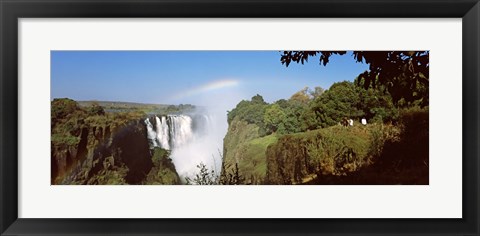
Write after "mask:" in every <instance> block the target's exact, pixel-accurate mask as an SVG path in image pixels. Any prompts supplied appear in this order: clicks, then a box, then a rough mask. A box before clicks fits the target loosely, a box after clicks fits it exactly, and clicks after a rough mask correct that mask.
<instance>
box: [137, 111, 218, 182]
mask: <svg viewBox="0 0 480 236" xmlns="http://www.w3.org/2000/svg"><path fill="white" fill-rule="evenodd" d="M223 120H226V119H223ZM223 120H220V119H219V120H215V117H214V116H210V115H203V114H195V115H166V116H154V117H152V118H151V119H148V118H147V119H146V120H145V125H146V126H147V138H148V139H149V141H150V144H151V148H154V147H160V148H163V149H167V150H170V151H171V155H170V158H171V159H172V161H173V163H174V165H175V169H176V170H177V173H178V174H179V175H180V176H181V177H187V176H189V177H192V176H195V174H196V173H197V171H198V168H197V165H198V164H200V163H204V164H205V165H206V166H207V167H208V168H209V169H210V170H214V171H215V172H216V173H220V171H221V170H220V169H221V163H222V160H221V156H220V155H219V151H220V152H221V150H222V148H223V147H222V146H223V136H224V134H225V132H226V129H225V131H223V132H219V128H218V125H219V124H221V122H222V121H223ZM152 123H154V124H152Z"/></svg>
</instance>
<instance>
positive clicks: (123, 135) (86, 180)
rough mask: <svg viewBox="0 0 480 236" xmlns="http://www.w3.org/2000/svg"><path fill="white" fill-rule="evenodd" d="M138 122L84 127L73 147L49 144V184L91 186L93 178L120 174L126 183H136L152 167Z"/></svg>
mask: <svg viewBox="0 0 480 236" xmlns="http://www.w3.org/2000/svg"><path fill="white" fill-rule="evenodd" d="M146 136H147V130H146V128H145V125H144V124H143V123H142V120H134V121H130V122H129V123H127V124H125V125H122V126H115V125H105V126H87V127H84V128H82V129H81V131H80V132H79V135H78V137H77V138H78V139H79V141H78V143H77V144H76V145H71V146H66V145H59V146H57V145H54V144H53V143H52V184H95V179H94V178H93V177H94V176H95V175H97V174H99V173H103V174H106V173H108V171H111V172H113V173H115V172H122V174H119V173H117V174H119V176H118V177H124V180H125V181H126V183H128V184H137V183H139V182H140V181H142V180H143V179H144V178H145V175H146V174H147V173H148V172H149V171H150V169H151V168H152V166H153V165H152V160H151V153H150V149H149V145H148V140H147V139H146Z"/></svg>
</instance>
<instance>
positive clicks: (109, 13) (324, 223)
mask: <svg viewBox="0 0 480 236" xmlns="http://www.w3.org/2000/svg"><path fill="white" fill-rule="evenodd" d="M0 14H1V23H0V41H1V46H0V47H1V50H0V51H1V58H0V64H1V66H0V70H1V74H0V76H1V79H0V89H1V93H0V95H1V96H0V104H1V112H0V155H1V156H0V168H1V169H0V171H1V177H0V178H1V179H0V181H1V183H0V193H1V198H0V234H1V235H53V234H55V235H73V234H75V235H84V234H85V235H99V234H111V235H118V234H122V235H147V234H148V235H152V234H160V235H187V234H188V235H192V234H198V235H233V234H235V235H306V234H308V235H371V234H379V235H394V234H395V235H479V228H480V223H479V218H478V215H479V204H478V202H480V199H479V172H480V168H479V161H478V157H479V155H478V154H479V152H478V151H479V150H478V147H477V146H479V145H478V144H480V143H479V139H478V134H479V125H478V120H479V115H478V114H479V109H478V108H479V96H478V94H479V91H480V89H479V83H478V79H479V66H480V63H479V55H480V52H479V42H480V37H479V32H480V31H479V30H480V25H479V23H480V19H479V16H480V4H479V3H478V0H456V1H455V0H409V1H402V0H392V1H387V0H299V1H293V0H257V1H253V0H223V1H220V0H197V1H194V0H142V1H135V0H120V1H108V0H100V1H92V0H63V1H58V0H38V1H35V0H16V1H14V0H0ZM59 17H66V18H74V17H82V18H84V17H92V18H97V17H98V18H105V17H115V18H116V17H187V18H189V17H221V18H227V17H260V18H267V17H274V18H278V17H287V18H288V17H301V18H305V17H308V18H314V17H335V18H343V17H345V18H353V17H369V18H370V17H371V18H379V17H382V18H383V17H386V18H397V17H398V18H405V17H418V18H462V19H463V23H462V29H463V31H462V40H463V45H462V48H463V49H462V50H463V58H462V61H463V68H462V70H463V71H462V73H463V78H462V83H463V84H462V86H463V88H462V89H463V92H462V99H463V104H462V109H463V114H462V116H463V117H462V120H463V124H462V125H463V130H462V138H463V145H462V148H463V154H462V155H463V182H462V184H463V186H462V187H463V193H462V194H463V202H462V204H463V208H462V210H463V218H462V219H24V218H18V214H17V212H18V186H17V183H18V163H17V155H18V138H19V135H18V94H19V93H18V65H17V62H18V41H17V40H18V19H19V18H59ZM452 60H455V59H454V58H452ZM433 148H435V147H433ZM38 202H39V204H42V203H41V199H39V200H38ZM439 207H441V206H439Z"/></svg>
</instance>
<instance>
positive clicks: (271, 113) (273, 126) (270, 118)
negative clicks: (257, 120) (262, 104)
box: [263, 104, 285, 133]
mask: <svg viewBox="0 0 480 236" xmlns="http://www.w3.org/2000/svg"><path fill="white" fill-rule="evenodd" d="M263 117H264V118H263V122H264V124H265V128H266V129H267V132H268V133H272V132H276V131H277V130H278V129H279V127H280V126H282V125H283V122H284V120H285V113H284V112H283V110H282V108H280V106H279V105H278V104H272V105H270V106H268V107H267V109H265V115H264V116H263Z"/></svg>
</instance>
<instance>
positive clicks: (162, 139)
mask: <svg viewBox="0 0 480 236" xmlns="http://www.w3.org/2000/svg"><path fill="white" fill-rule="evenodd" d="M155 123H156V124H155V128H156V130H155V132H156V136H155V137H156V143H157V144H158V145H157V146H156V147H161V148H163V149H167V150H170V144H169V141H170V136H169V131H168V124H167V121H166V119H165V117H164V116H162V119H161V120H160V118H158V116H155Z"/></svg>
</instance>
